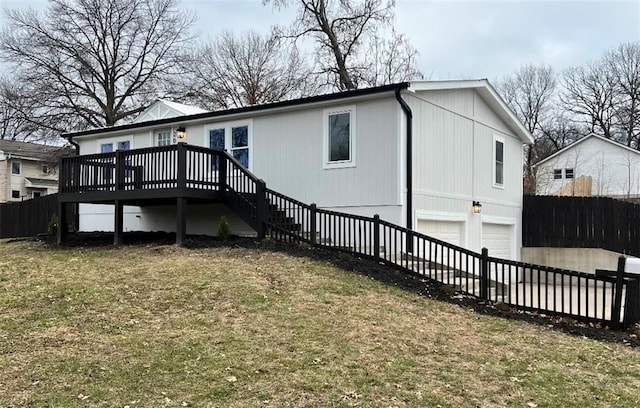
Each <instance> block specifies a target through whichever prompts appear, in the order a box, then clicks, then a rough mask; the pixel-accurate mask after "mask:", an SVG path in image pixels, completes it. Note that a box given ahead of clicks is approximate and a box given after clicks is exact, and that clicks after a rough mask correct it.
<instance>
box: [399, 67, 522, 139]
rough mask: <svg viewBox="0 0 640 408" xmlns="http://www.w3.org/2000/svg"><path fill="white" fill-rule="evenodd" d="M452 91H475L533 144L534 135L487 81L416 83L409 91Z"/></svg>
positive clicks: (508, 124) (501, 117) (516, 132)
mask: <svg viewBox="0 0 640 408" xmlns="http://www.w3.org/2000/svg"><path fill="white" fill-rule="evenodd" d="M452 89H474V90H475V91H476V92H477V93H478V94H479V95H480V97H481V98H482V99H483V100H484V101H485V102H486V103H487V105H489V107H490V108H491V109H492V110H493V111H494V112H495V113H496V115H498V117H499V118H500V119H501V120H502V121H504V123H505V124H506V125H507V126H508V127H509V128H511V129H512V130H513V132H515V134H516V135H517V136H518V137H519V138H520V140H522V142H523V143H525V144H533V135H531V133H530V132H529V131H528V130H527V129H526V128H525V127H524V125H523V124H522V122H520V120H519V119H518V117H517V116H516V114H515V113H513V111H512V110H511V108H509V105H507V103H506V102H505V101H504V99H502V97H501V96H500V95H499V94H498V92H497V91H496V90H495V88H494V87H493V86H492V85H491V84H490V83H489V81H488V80H487V79H471V80H451V81H414V82H411V86H410V87H409V90H413V91H436V90H452Z"/></svg>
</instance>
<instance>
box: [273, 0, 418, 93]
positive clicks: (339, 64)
mask: <svg viewBox="0 0 640 408" xmlns="http://www.w3.org/2000/svg"><path fill="white" fill-rule="evenodd" d="M263 2H264V3H273V4H274V5H275V6H276V7H277V8H282V7H287V6H289V5H290V4H291V3H297V4H298V7H299V9H298V16H297V18H296V21H295V22H294V24H293V25H292V26H291V27H290V28H289V29H286V30H282V29H281V30H280V31H281V32H282V35H285V36H287V37H289V38H294V39H298V38H302V37H311V38H312V39H313V40H314V42H315V44H316V56H317V58H316V66H317V72H318V74H319V75H321V76H322V77H323V78H324V80H325V81H326V85H328V86H331V87H334V88H337V89H339V90H348V89H356V88H358V87H362V86H373V85H381V84H383V83H389V82H397V81H403V80H406V79H408V78H409V77H415V76H419V72H418V70H417V68H416V65H415V63H416V61H415V59H416V58H415V57H416V54H417V52H416V50H415V49H414V48H413V47H410V46H408V45H409V44H408V41H407V39H406V38H405V37H404V36H400V35H396V34H395V33H392V34H391V40H390V41H389V42H387V43H385V42H382V41H381V40H380V39H381V38H382V37H383V35H382V32H383V31H384V29H385V28H390V27H391V26H392V23H393V18H394V13H393V7H394V5H395V2H394V1H393V0H389V1H387V0H361V1H352V0H263ZM372 51H373V52H372Z"/></svg>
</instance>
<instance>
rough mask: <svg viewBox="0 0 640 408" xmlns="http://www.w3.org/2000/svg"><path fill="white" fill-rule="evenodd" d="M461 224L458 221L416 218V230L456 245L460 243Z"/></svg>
mask: <svg viewBox="0 0 640 408" xmlns="http://www.w3.org/2000/svg"><path fill="white" fill-rule="evenodd" d="M462 226H463V223H462V222H460V221H435V220H418V232H421V233H423V234H425V235H428V236H430V237H433V238H437V239H439V240H442V241H445V242H448V243H450V244H453V245H458V246H461V244H462Z"/></svg>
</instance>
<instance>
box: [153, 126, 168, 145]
mask: <svg viewBox="0 0 640 408" xmlns="http://www.w3.org/2000/svg"><path fill="white" fill-rule="evenodd" d="M170 144H171V129H162V130H158V131H156V146H168V145H170Z"/></svg>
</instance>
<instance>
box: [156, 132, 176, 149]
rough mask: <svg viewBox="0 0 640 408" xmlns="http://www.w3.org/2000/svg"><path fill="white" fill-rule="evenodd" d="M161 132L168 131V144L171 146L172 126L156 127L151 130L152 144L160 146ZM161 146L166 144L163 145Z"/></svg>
mask: <svg viewBox="0 0 640 408" xmlns="http://www.w3.org/2000/svg"><path fill="white" fill-rule="evenodd" d="M162 132H169V144H168V146H171V145H172V144H174V134H173V132H174V130H173V128H172V127H170V128H162V129H156V130H154V131H153V145H154V146H156V147H158V146H160V140H159V136H160V133H162ZM163 146H167V145H163Z"/></svg>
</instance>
